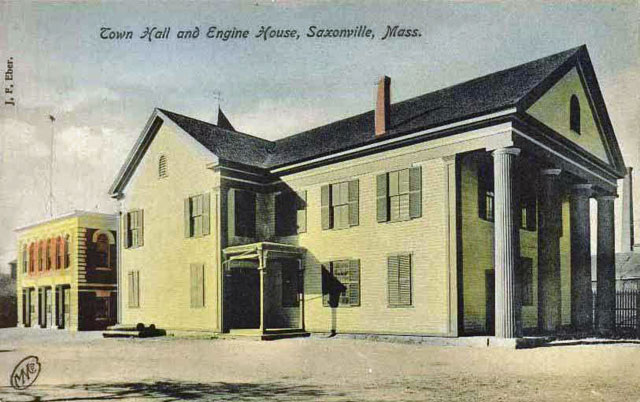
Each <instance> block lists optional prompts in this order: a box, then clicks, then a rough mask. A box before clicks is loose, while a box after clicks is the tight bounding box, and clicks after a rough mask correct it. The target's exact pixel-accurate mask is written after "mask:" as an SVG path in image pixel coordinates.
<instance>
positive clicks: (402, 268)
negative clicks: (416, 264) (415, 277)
mask: <svg viewBox="0 0 640 402" xmlns="http://www.w3.org/2000/svg"><path fill="white" fill-rule="evenodd" d="M398 297H399V300H398V301H399V303H398V304H399V305H402V306H410V305H411V254H402V255H399V256H398Z"/></svg>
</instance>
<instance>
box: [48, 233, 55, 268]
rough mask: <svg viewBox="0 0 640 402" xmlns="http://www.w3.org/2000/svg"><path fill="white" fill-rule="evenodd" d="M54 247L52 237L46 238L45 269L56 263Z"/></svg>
mask: <svg viewBox="0 0 640 402" xmlns="http://www.w3.org/2000/svg"><path fill="white" fill-rule="evenodd" d="M54 247H55V243H54V241H53V239H48V240H47V271H49V270H50V269H52V268H53V267H54V266H55V264H56V262H55V254H54V253H55V248H54Z"/></svg>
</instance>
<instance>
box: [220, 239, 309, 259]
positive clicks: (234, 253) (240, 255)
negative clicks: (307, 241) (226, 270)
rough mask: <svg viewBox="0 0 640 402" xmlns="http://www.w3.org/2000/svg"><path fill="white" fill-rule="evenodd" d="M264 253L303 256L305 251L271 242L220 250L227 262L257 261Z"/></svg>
mask: <svg viewBox="0 0 640 402" xmlns="http://www.w3.org/2000/svg"><path fill="white" fill-rule="evenodd" d="M265 252H273V253H277V254H292V255H303V254H304V253H305V252H306V250H305V249H304V248H303V247H297V246H293V245H291V244H284V243H273V242H264V241H263V242H257V243H250V244H242V245H239V246H231V247H227V248H225V249H224V250H222V253H223V254H224V256H225V257H226V259H227V260H229V261H230V260H247V259H258V258H262V257H263V256H264V255H265Z"/></svg>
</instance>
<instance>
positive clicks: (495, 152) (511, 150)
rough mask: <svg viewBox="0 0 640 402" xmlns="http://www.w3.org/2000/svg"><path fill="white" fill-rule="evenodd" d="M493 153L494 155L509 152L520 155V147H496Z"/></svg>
mask: <svg viewBox="0 0 640 402" xmlns="http://www.w3.org/2000/svg"><path fill="white" fill-rule="evenodd" d="M491 154H492V155H504V154H509V155H513V156H518V155H520V148H513V147H509V148H499V149H496V150H495V151H493V152H491Z"/></svg>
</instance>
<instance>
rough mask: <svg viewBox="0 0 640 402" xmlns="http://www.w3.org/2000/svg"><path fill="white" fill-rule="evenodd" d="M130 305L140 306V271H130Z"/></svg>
mask: <svg viewBox="0 0 640 402" xmlns="http://www.w3.org/2000/svg"><path fill="white" fill-rule="evenodd" d="M128 278H129V279H128V281H127V284H128V288H129V289H128V291H129V303H128V305H129V307H132V308H136V307H140V271H129V273H128Z"/></svg>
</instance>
